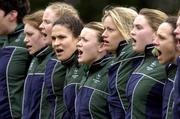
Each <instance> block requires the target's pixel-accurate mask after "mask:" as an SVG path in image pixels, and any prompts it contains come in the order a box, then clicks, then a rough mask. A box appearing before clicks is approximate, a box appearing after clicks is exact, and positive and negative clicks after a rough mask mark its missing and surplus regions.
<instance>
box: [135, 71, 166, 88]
mask: <svg viewBox="0 0 180 119" xmlns="http://www.w3.org/2000/svg"><path fill="white" fill-rule="evenodd" d="M133 74H140V75H143V76H146V77H148V78H150V79H152V80H154V81H156V82H158V83H160V84H163V85H165V83H164V82H161V81H158V80H156V79H155V78H153V77H151V76H148V75H146V74H143V73H138V72H134V73H133Z"/></svg>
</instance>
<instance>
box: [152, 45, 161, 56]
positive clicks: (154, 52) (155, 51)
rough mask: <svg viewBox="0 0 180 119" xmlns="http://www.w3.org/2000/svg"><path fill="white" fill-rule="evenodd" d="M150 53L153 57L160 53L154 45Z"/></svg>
mask: <svg viewBox="0 0 180 119" xmlns="http://www.w3.org/2000/svg"><path fill="white" fill-rule="evenodd" d="M152 54H153V55H154V56H155V57H158V56H160V55H161V54H162V53H161V51H160V50H159V49H157V48H156V47H155V48H154V49H153V50H152Z"/></svg>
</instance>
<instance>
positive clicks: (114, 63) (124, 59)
mask: <svg viewBox="0 0 180 119" xmlns="http://www.w3.org/2000/svg"><path fill="white" fill-rule="evenodd" d="M140 57H142V58H143V57H144V56H135V57H131V58H126V59H123V60H119V61H117V62H115V63H112V64H111V65H115V64H118V63H121V62H124V61H128V60H132V59H135V58H140Z"/></svg>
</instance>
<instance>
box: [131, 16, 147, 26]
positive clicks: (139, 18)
mask: <svg viewBox="0 0 180 119" xmlns="http://www.w3.org/2000/svg"><path fill="white" fill-rule="evenodd" d="M133 24H141V25H147V24H148V21H147V19H146V17H145V16H144V15H141V14H139V15H138V16H137V17H136V18H135V20H134V23H133Z"/></svg>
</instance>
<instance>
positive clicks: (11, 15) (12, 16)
mask: <svg viewBox="0 0 180 119" xmlns="http://www.w3.org/2000/svg"><path fill="white" fill-rule="evenodd" d="M8 16H9V20H10V21H11V22H13V21H17V16H18V12H17V11H16V10H12V11H10V12H9V13H8Z"/></svg>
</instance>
